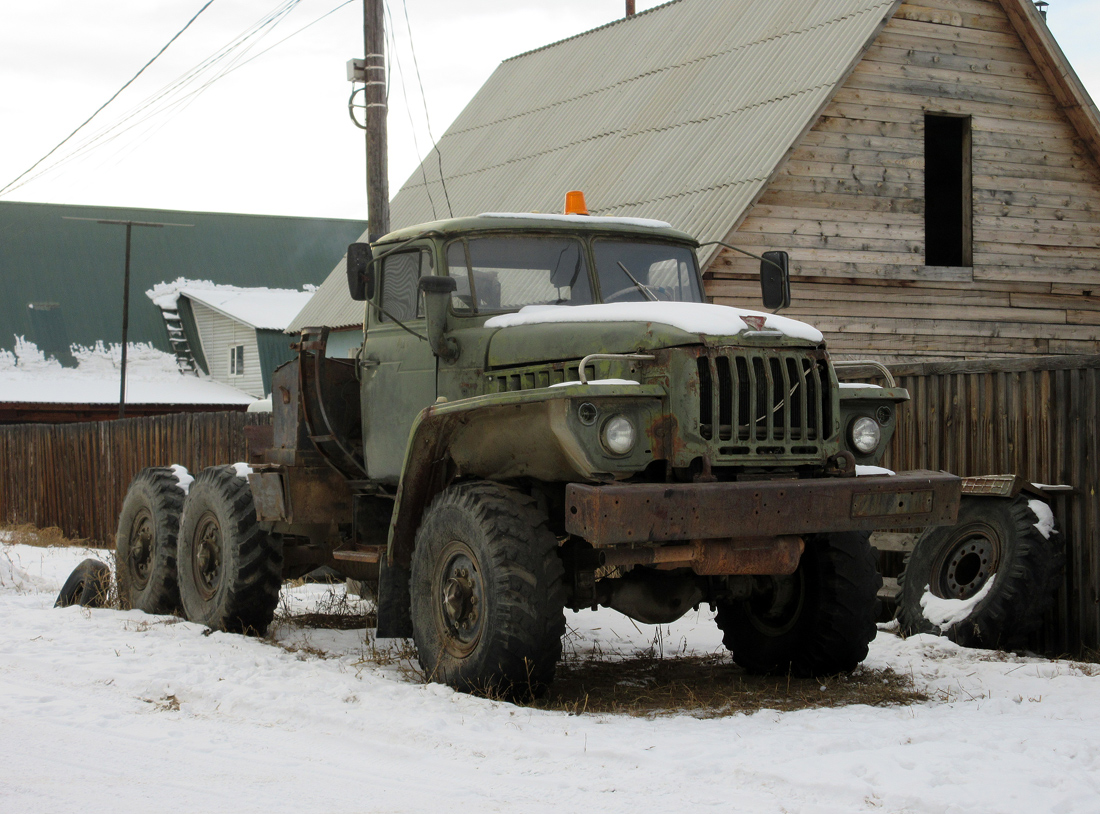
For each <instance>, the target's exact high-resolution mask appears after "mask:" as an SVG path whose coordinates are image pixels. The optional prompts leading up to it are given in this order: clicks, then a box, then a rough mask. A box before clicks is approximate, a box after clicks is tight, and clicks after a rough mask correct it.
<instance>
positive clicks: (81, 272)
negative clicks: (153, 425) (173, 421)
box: [0, 201, 366, 359]
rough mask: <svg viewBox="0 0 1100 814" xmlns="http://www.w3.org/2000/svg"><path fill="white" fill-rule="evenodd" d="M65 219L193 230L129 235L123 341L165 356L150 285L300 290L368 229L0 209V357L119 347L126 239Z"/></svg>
mask: <svg viewBox="0 0 1100 814" xmlns="http://www.w3.org/2000/svg"><path fill="white" fill-rule="evenodd" d="M65 217H80V218H102V219H109V220H137V221H143V222H157V223H189V224H194V226H193V227H192V228H189V229H176V228H164V229H150V228H135V229H134V230H133V236H132V242H133V250H132V257H131V282H130V325H129V336H130V341H132V342H151V343H153V344H154V345H156V346H157V347H159V348H161V349H162V350H169V347H168V339H167V335H166V333H165V328H164V319H163V318H162V317H161V314H160V311H159V309H158V308H157V307H156V306H155V305H153V303H152V302H150V301H149V299H148V298H147V297H145V296H144V292H145V291H146V290H147V289H150V288H152V287H153V286H154V285H155V284H156V283H160V282H162V281H165V280H174V279H176V278H177V277H186V278H189V279H192V280H212V281H214V282H216V283H230V284H234V285H239V286H270V287H279V288H301V286H302V284H303V283H312V284H316V283H319V282H320V281H322V280H323V279H324V278H325V275H326V274H328V273H329V271H330V270H331V269H332V265H333V263H334V262H335V261H336V259H337V258H339V257H340V255H342V254H343V253H344V251H346V249H347V245H348V243H350V242H351V241H353V240H355V239H356V238H358V237H359V235H361V234H362V232H363V230H364V229H365V228H366V222H365V221H358V220H336V219H327V218H325V219H322V218H294V217H269V216H261V215H236V214H225V213H210V212H178V211H166V210H154V209H128V208H116V207H105V206H64V205H59V204H37V203H20V202H13V201H2V202H0V281H2V283H3V296H0V348H11V347H12V346H13V344H14V340H13V337H15V336H25V337H26V338H27V339H28V340H30V341H32V342H35V343H36V344H37V345H38V346H39V348H40V349H43V350H46V351H49V352H53V353H55V354H56V355H57V356H58V358H59V359H60V358H64V356H65V351H67V350H68V347H69V345H70V343H75V344H79V345H86V346H92V345H94V344H95V343H96V341H103V342H108V343H109V342H118V341H119V339H120V337H121V330H122V277H123V275H122V271H123V263H124V260H125V252H126V241H125V230H124V229H123V228H121V227H119V226H101V225H99V224H96V223H94V222H89V221H75V220H65V219H64V218H65ZM31 305H36V306H41V308H38V307H35V308H31V307H29V306H31Z"/></svg>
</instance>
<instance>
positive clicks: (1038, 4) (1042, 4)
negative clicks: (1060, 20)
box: [627, 0, 1050, 20]
mask: <svg viewBox="0 0 1100 814" xmlns="http://www.w3.org/2000/svg"><path fill="white" fill-rule="evenodd" d="M627 5H628V6H629V5H630V3H627ZM1049 5H1050V3H1046V2H1044V0H1038V2H1036V3H1035V8H1037V9H1039V13H1040V14H1042V15H1043V19H1044V20H1045V19H1046V18H1047V6H1049Z"/></svg>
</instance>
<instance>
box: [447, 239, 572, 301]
mask: <svg viewBox="0 0 1100 814" xmlns="http://www.w3.org/2000/svg"><path fill="white" fill-rule="evenodd" d="M447 273H448V274H449V275H450V276H451V277H453V278H454V279H455V282H457V283H458V288H457V289H456V290H455V292H454V293H453V294H452V295H451V307H452V308H453V309H454V311H455V313H457V314H478V313H493V312H497V311H514V310H517V309H519V308H522V307H523V306H524V305H587V304H589V303H591V302H592V287H591V284H590V283H589V280H588V265H587V263H585V261H584V249H583V246H582V244H581V243H580V241H578V240H575V239H573V238H555V237H534V236H530V237H524V236H519V237H477V238H468V239H465V240H456V241H455V242H454V243H451V244H450V245H449V246H448V247H447Z"/></svg>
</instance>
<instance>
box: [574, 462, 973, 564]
mask: <svg viewBox="0 0 1100 814" xmlns="http://www.w3.org/2000/svg"><path fill="white" fill-rule="evenodd" d="M960 484H961V481H960V480H959V478H957V477H955V476H954V475H949V474H947V473H944V472H927V471H918V472H906V473H903V474H901V475H895V476H880V477H866V478H824V479H818V480H792V481H750V482H740V483H675V484H610V485H601V486H593V485H589V484H582V483H571V484H569V486H568V487H566V515H565V520H566V530H567V531H568V532H569V533H570V534H576V535H577V536H579V537H583V538H584V539H585V540H587V541H588V542H590V543H591V544H592V545H594V546H607V545H615V544H619V543H637V542H642V543H644V542H658V541H666V540H696V539H712V538H739V537H773V536H779V535H791V534H813V533H815V532H821V531H848V530H866V531H872V530H875V529H886V528H907V527H911V526H935V525H945V524H950V523H953V522H954V521H955V516H956V514H957V512H958V507H959V492H960ZM923 492H927V493H930V495H931V500H930V501H929V500H927V499H925V498H922V497H916V496H915V495H919V494H920V493H923ZM899 502H900V503H901V505H900V506H899V505H897V504H898V503H899ZM874 512H877V513H874Z"/></svg>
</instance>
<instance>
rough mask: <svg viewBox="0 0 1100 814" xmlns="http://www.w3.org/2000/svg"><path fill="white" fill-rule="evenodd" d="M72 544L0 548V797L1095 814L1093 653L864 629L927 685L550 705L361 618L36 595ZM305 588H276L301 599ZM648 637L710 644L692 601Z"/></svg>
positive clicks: (147, 805)
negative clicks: (400, 653)
mask: <svg viewBox="0 0 1100 814" xmlns="http://www.w3.org/2000/svg"><path fill="white" fill-rule="evenodd" d="M89 554H91V555H95V556H99V557H100V558H102V559H105V560H109V559H110V558H109V556H104V552H98V553H96V552H87V551H83V550H78V549H56V548H55V549H42V548H32V547H28V546H16V545H8V544H0V811H2V812H61V811H65V812H69V811H82V812H110V814H126V813H127V812H135V814H136V813H137V812H141V814H148V812H154V811H155V812H177V811H178V812H185V811H186V812H229V811H232V812H284V811H285V812H314V811H316V812H436V811H443V810H448V809H451V808H454V809H457V810H465V811H474V812H476V811H490V812H497V811H500V812H554V813H555V814H559V813H561V812H600V813H601V814H602V813H603V812H630V814H641V812H661V814H670V813H671V814H676V813H677V812H688V811H699V810H703V811H721V812H726V811H737V812H805V814H810V812H858V811H874V812H880V811H881V812H911V813H913V814H918V813H919V814H924V812H944V814H948V813H951V814H954V813H955V812H960V813H961V812H981V813H982V814H985V813H986V812H1011V814H1019V813H1020V812H1027V814H1032V812H1058V813H1059V814H1062V813H1063V812H1096V811H1100V726H1098V722H1100V669H1098V668H1097V667H1096V666H1095V665H1080V664H1075V663H1072V662H1067V661H1048V660H1045V659H1037V658H1022V657H1015V656H1007V657H1006V656H1003V655H1000V654H996V653H991V652H988V651H975V650H970V651H968V650H962V649H960V648H957V647H956V646H954V645H953V644H951V643H950V642H948V641H946V640H943V639H938V638H935V637H930V636H918V637H913V638H910V639H909V640H907V641H902V640H900V639H899V638H897V637H896V636H894V635H893V634H891V633H889V632H886V631H883V632H880V633H879V636H878V638H877V639H876V640H875V642H874V643H873V645H872V649H871V655H870V658H869V659H868V664H869V666H871V667H874V668H883V667H893V668H894V670H896V671H897V672H899V673H905V674H908V675H911V676H912V677H913V680H914V681H915V682H916V684H917V686H918V687H920V688H921V689H923V690H924V691H925V692H926V693H927V694H928V696H929V697H930V698H931V699H932V700H931V701H929V702H927V703H921V704H917V705H913V706H906V707H886V708H877V707H868V706H848V707H841V708H835V709H816V710H802V711H797V712H787V713H779V712H775V711H772V710H763V711H760V712H756V713H753V714H748V715H745V714H737V715H732V716H727V717H720V718H698V717H693V716H691V715H688V714H677V715H665V716H658V717H652V718H638V717H630V716H625V715H623V716H617V715H568V714H565V713H559V712H546V711H540V710H533V709H529V708H521V707H516V706H513V705H510V704H506V703H499V702H493V701H487V700H483V699H478V698H473V697H470V696H467V695H462V694H458V693H455V692H452V691H451V690H449V689H447V688H445V687H441V686H438V685H424V684H421V683H419V681H418V680H417V679H416V678H415V675H414V672H413V670H412V669H411V665H410V663H409V662H408V661H407V660H403V659H401V658H399V657H397V658H394V659H392V660H391V659H387V658H378V657H377V655H378V654H377V653H375V652H373V647H372V645H371V643H370V641H369V640H368V639H366V638H365V636H364V631H362V630H353V631H335V630H323V631H308V630H307V631H303V630H300V629H293V628H287V629H284V630H283V631H282V632H281V633H279V634H278V635H277V640H278V644H273V643H269V642H264V641H259V640H256V639H249V638H244V637H241V636H235V635H228V634H223V633H213V634H209V633H208V632H207V631H206V630H204V629H203V628H201V627H199V626H197V625H193V624H189V623H187V622H182V621H180V620H178V619H175V618H171V617H153V616H146V615H144V614H142V613H140V612H137V611H133V612H119V611H114V610H87V609H82V608H77V607H73V608H67V609H63V610H62V609H56V610H55V609H54V608H53V607H52V606H53V602H54V599H55V597H56V593H57V591H58V589H59V588H60V586H61V583H62V582H63V581H64V579H65V577H66V576H67V575H68V573H69V571H70V570H71V569H72V568H73V567H74V566H75V565H76V563H77V562H79V561H80V560H81V559H83V558H84V557H85V556H89ZM324 592H325V589H323V588H319V587H317V586H303V587H302V588H296V589H293V590H292V591H289V592H288V593H287V594H286V595H285V601H286V603H287V604H288V605H290V606H292V607H297V608H301V609H302V610H310V609H312V608H313V607H314V606H315V605H316V603H317V601H318V600H319V598H321V597H322V596H323V595H324ZM568 622H569V625H570V627H571V628H572V629H573V630H574V631H575V634H574V637H573V643H574V646H576V647H578V648H579V649H581V650H584V649H589V650H594V649H600V650H602V651H603V652H608V651H611V652H619V653H623V654H626V655H629V654H630V653H632V652H633V651H634V650H642V649H645V648H646V647H648V646H649V644H650V635H651V634H650V633H649V632H648V631H646V629H645V628H644V627H643V631H644V632H638V631H637V630H636V629H635V628H634V626H633V625H632V624H631V623H630V622H629V621H628V620H626V619H625V618H624V617H622V616H619V615H617V614H614V613H612V612H601V613H583V614H576V615H574V614H570V615H569V619H568ZM665 642H666V645H668V644H670V643H675V644H676V649H678V650H684V649H686V650H688V651H694V652H697V653H707V652H711V651H714V650H716V649H717V648H719V647H720V642H719V637H718V634H717V631H716V629H715V628H714V625H713V623H712V622H711V621H710V614H708V613H706V612H705V610H704V611H700V612H699V613H696V614H691V615H689V617H687V618H685V619H684V620H681V622H680V623H678V624H675V625H672V626H671V627H670V629H669V630H668V631H667V632H666V635H665ZM280 645H281V646H280ZM302 648H308V649H302Z"/></svg>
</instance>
